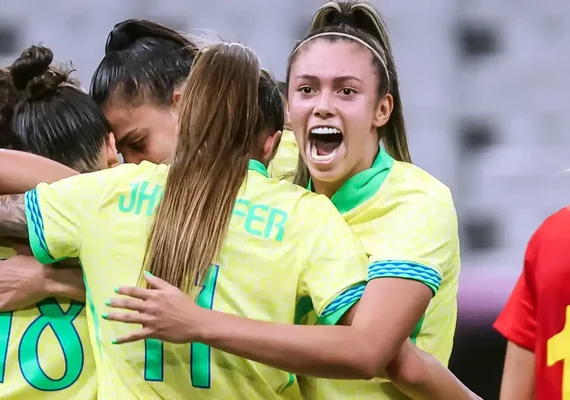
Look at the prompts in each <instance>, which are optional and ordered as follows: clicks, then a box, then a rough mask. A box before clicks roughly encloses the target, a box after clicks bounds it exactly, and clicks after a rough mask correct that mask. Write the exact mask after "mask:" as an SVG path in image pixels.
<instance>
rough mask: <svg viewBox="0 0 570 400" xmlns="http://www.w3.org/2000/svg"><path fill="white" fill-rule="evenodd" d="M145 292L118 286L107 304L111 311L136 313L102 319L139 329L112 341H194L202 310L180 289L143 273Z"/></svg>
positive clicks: (110, 313) (113, 313)
mask: <svg viewBox="0 0 570 400" xmlns="http://www.w3.org/2000/svg"><path fill="white" fill-rule="evenodd" d="M144 278H145V280H146V281H147V282H148V286H149V289H144V288H140V287H134V286H129V287H120V288H118V289H117V293H119V294H122V295H125V296H128V297H115V298H113V299H111V300H109V301H108V302H107V305H108V306H109V307H112V308H121V309H124V310H129V311H137V312H118V311H114V312H109V313H105V314H103V315H102V317H103V318H104V319H107V320H110V321H119V322H124V323H127V324H140V325H142V329H140V330H137V331H134V332H132V333H129V334H128V335H125V336H122V337H119V338H116V339H115V340H114V341H113V343H114V344H122V343H129V342H135V341H138V340H143V339H148V338H153V339H160V340H162V341H165V342H170V343H189V342H192V341H194V340H195V339H196V338H197V333H198V332H197V329H198V328H199V327H200V325H201V322H200V317H201V316H202V314H203V313H204V311H206V310H205V309H203V308H201V307H199V306H198V305H196V303H195V302H194V301H193V300H192V299H191V298H190V297H188V296H187V295H185V294H184V293H183V292H182V291H181V290H180V289H178V288H176V287H174V286H172V285H170V284H168V283H167V282H165V281H163V280H162V279H159V278H157V277H155V276H152V275H150V273H148V272H145V275H144Z"/></svg>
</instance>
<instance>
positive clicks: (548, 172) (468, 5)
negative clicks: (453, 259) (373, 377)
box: [0, 0, 570, 399]
mask: <svg viewBox="0 0 570 400" xmlns="http://www.w3.org/2000/svg"><path fill="white" fill-rule="evenodd" d="M322 3H323V2H322V1H321V0H264V1H261V0H239V1H238V0H208V1H200V0H186V1H182V0H164V1H162V2H160V1H151V0H121V1H115V0H97V1H95V0H89V1H74V0H51V1H49V2H43V1H38V0H19V1H13V0H0V64H6V63H8V62H10V61H12V60H13V59H14V58H15V56H16V55H17V54H19V53H20V51H21V50H22V49H23V48H24V47H27V46H29V45H31V44H37V43H43V44H45V45H47V46H49V47H51V48H52V49H53V50H54V53H55V55H56V58H57V59H58V61H61V62H67V61H69V60H73V65H74V67H75V68H76V69H77V76H78V77H79V78H80V79H81V80H82V82H83V86H84V87H88V85H89V79H90V76H91V74H92V72H93V71H94V69H95V67H96V66H97V64H98V62H99V61H100V59H101V57H102V56H103V50H104V44H105V39H106V36H107V34H108V32H109V31H110V30H111V29H112V27H113V25H114V24H115V23H116V22H118V21H120V20H123V19H126V18H135V17H144V18H149V19H153V20H156V21H158V22H162V23H165V24H167V25H170V26H172V27H175V28H177V29H180V30H182V31H185V32H189V33H192V34H197V35H204V34H206V35H208V36H209V37H215V35H219V36H221V37H223V38H224V39H228V40H234V41H235V40H238V41H241V42H243V43H245V44H247V45H249V46H251V47H253V48H254V49H255V50H256V51H257V52H258V54H259V55H260V57H261V59H262V61H263V63H264V64H265V66H266V67H268V68H270V69H271V70H272V71H274V73H275V75H276V76H277V77H278V78H279V79H284V75H285V67H286V60H287V57H288V55H289V52H290V50H291V49H292V46H293V44H294V42H295V41H296V40H297V39H299V38H301V37H302V36H303V35H304V33H305V31H306V29H307V27H308V24H309V21H310V17H311V15H312V13H313V12H314V11H315V10H316V9H317V7H318V6H319V5H320V4H322ZM374 3H375V4H376V5H377V6H378V7H379V9H380V10H381V11H382V12H383V14H384V16H385V18H386V21H387V23H388V26H389V28H390V31H391V34H392V44H393V47H394V51H395V56H396V62H397V66H398V71H399V75H400V80H401V87H402V91H403V98H404V105H405V110H406V117H407V122H408V128H409V135H410V138H411V148H412V157H413V159H414V162H415V163H416V164H418V165H420V166H422V167H423V168H425V169H427V170H428V171H429V172H430V173H432V174H433V175H435V176H436V177H438V178H440V179H441V180H442V181H443V182H445V183H446V184H447V185H448V186H450V187H451V189H452V191H453V193H454V197H455V201H456V205H457V209H458V211H459V215H460V226H461V235H462V246H463V248H462V259H463V276H462V282H461V286H460V291H459V303H460V313H459V325H458V331H457V335H456V347H455V350H454V354H453V357H452V362H451V368H452V369H453V370H454V372H455V373H456V374H457V375H458V376H459V377H460V378H461V379H462V380H463V381H464V382H465V383H467V384H468V385H469V386H470V387H471V388H472V389H474V390H475V391H477V392H478V393H479V394H480V395H482V396H483V397H484V398H485V399H497V398H498V386H499V382H500V375H501V368H502V360H503V356H504V342H503V341H502V339H501V338H500V337H499V336H498V335H497V334H496V333H494V332H493V330H492V328H491V324H492V321H493V320H494V318H495V317H496V315H497V313H498V311H499V310H500V308H501V307H502V305H503V304H504V301H505V300H506V298H507V296H508V294H509V293H510V290H511V288H512V286H513V284H514V282H515V280H516V278H517V276H518V274H519V272H520V269H521V265H522V263H521V262H522V257H523V253H524V248H525V244H526V242H527V240H528V239H529V237H530V235H531V233H532V232H533V230H534V229H535V228H536V227H537V226H538V225H539V224H540V223H541V221H542V220H543V219H544V218H545V217H546V216H547V215H548V214H550V213H552V212H554V211H556V210H558V209H559V208H561V207H563V206H564V205H566V203H568V200H570V173H567V172H566V169H567V168H569V167H570V154H569V153H568V151H569V150H570V134H568V132H567V131H568V129H569V128H570V95H569V93H570V77H569V73H568V71H570V57H568V55H567V51H568V50H569V49H570V47H569V45H570V24H568V23H567V21H568V20H570V2H567V1H564V0H544V1H538V0H517V1H515V0H503V1H494V0H471V1H465V0H455V1H454V0H429V1H388V0H377V1H374ZM331 62H334V60H331Z"/></svg>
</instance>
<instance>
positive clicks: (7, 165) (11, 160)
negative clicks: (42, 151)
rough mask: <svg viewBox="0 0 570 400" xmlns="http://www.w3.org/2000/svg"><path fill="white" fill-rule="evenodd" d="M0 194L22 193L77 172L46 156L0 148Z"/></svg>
mask: <svg viewBox="0 0 570 400" xmlns="http://www.w3.org/2000/svg"><path fill="white" fill-rule="evenodd" d="M0 165H2V168H0V194H11V193H23V192H26V191H28V190H31V189H33V188H35V187H36V186H37V185H38V184H39V183H42V182H46V183H53V182H56V181H59V180H61V179H64V178H68V177H70V176H73V175H77V172H76V171H74V170H72V169H71V168H69V167H66V166H65V165H62V164H59V163H57V162H55V161H52V160H49V159H47V158H44V157H41V156H38V155H34V154H30V153H24V152H21V151H15V150H0Z"/></svg>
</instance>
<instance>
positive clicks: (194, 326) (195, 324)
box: [187, 303, 219, 344]
mask: <svg viewBox="0 0 570 400" xmlns="http://www.w3.org/2000/svg"><path fill="white" fill-rule="evenodd" d="M190 310H191V316H190V317H189V319H188V320H189V322H190V323H189V324H188V328H187V331H188V332H189V339H190V340H188V341H189V342H200V343H204V344H210V343H212V342H213V341H215V339H216V335H217V333H216V332H217V330H216V326H218V325H219V324H218V323H217V319H218V318H217V316H218V315H217V314H218V313H217V312H216V311H212V310H209V309H207V308H202V307H200V306H198V305H196V304H195V303H194V304H193V305H192V307H190Z"/></svg>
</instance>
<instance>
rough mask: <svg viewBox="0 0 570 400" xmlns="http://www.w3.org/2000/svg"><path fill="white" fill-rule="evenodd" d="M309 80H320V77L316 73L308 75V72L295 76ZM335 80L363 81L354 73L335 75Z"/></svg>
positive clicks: (298, 78) (297, 78)
mask: <svg viewBox="0 0 570 400" xmlns="http://www.w3.org/2000/svg"><path fill="white" fill-rule="evenodd" d="M303 79H304V80H309V81H318V80H319V78H318V77H317V76H315V75H307V74H303V75H299V76H298V77H296V78H295V80H303ZM333 81H335V82H346V81H356V82H362V80H361V79H359V78H357V77H356V76H353V75H342V76H335V77H334V78H333Z"/></svg>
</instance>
